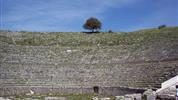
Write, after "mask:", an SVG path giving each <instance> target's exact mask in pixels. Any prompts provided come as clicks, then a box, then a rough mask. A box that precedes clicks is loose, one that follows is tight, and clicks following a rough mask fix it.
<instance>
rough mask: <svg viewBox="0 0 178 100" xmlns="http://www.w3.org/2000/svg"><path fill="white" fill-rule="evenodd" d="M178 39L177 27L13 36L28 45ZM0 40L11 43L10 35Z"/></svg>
mask: <svg viewBox="0 0 178 100" xmlns="http://www.w3.org/2000/svg"><path fill="white" fill-rule="evenodd" d="M174 39H178V27H168V28H164V29H147V30H141V31H135V32H129V33H95V34H85V33H60V32H55V33H39V32H20V33H18V34H17V35H15V36H13V40H14V43H16V45H28V46H39V45H41V46H42V45H44V46H52V45H59V46H95V45H97V46H99V45H100V46H113V45H142V44H145V43H147V42H154V41H167V40H168V41H171V40H174ZM0 40H1V41H3V42H7V43H13V42H12V39H11V37H10V38H8V37H5V36H0Z"/></svg>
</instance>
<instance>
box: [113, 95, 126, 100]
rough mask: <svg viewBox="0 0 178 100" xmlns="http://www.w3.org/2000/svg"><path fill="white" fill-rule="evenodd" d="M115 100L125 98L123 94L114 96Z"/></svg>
mask: <svg viewBox="0 0 178 100" xmlns="http://www.w3.org/2000/svg"><path fill="white" fill-rule="evenodd" d="M115 100H125V99H124V96H115Z"/></svg>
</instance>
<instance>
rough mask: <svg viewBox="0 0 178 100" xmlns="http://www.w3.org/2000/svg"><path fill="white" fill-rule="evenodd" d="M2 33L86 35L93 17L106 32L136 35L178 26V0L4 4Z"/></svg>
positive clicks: (5, 0) (20, 0)
mask: <svg viewBox="0 0 178 100" xmlns="http://www.w3.org/2000/svg"><path fill="white" fill-rule="evenodd" d="M0 1H1V2H0V3H1V4H0V5H1V10H0V11H1V13H0V14H1V20H0V23H1V29H6V30H7V29H8V30H16V31H21V30H26V31H64V32H70V31H73V32H76V31H79V32H80V31H84V29H83V27H82V26H83V24H84V22H85V20H86V19H88V18H89V17H96V18H98V19H99V20H100V21H101V22H102V24H103V25H102V31H108V30H113V31H135V30H138V29H144V28H154V27H157V26H159V25H162V24H166V25H167V26H178V1H177V0H0Z"/></svg>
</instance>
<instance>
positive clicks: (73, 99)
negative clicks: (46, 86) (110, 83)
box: [15, 94, 114, 100]
mask: <svg viewBox="0 0 178 100" xmlns="http://www.w3.org/2000/svg"><path fill="white" fill-rule="evenodd" d="M45 97H66V98H67V100H91V99H92V98H93V97H99V98H102V97H110V98H111V100H114V96H103V95H96V94H75V95H74V94H46V95H45V94H43V95H42V94H41V95H40V94H38V95H37V94H36V95H32V96H27V95H17V96H15V98H16V99H25V98H32V99H39V100H44V98H45Z"/></svg>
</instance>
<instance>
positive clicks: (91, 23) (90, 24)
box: [83, 17, 102, 32]
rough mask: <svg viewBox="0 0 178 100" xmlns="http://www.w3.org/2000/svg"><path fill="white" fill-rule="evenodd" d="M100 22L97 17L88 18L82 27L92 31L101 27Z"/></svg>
mask: <svg viewBox="0 0 178 100" xmlns="http://www.w3.org/2000/svg"><path fill="white" fill-rule="evenodd" d="M101 26H102V25H101V22H100V21H99V20H98V19H97V18H93V17H91V18H89V19H87V20H86V22H85V24H84V25H83V28H84V29H88V30H92V32H95V30H96V31H98V30H99V29H101Z"/></svg>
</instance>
